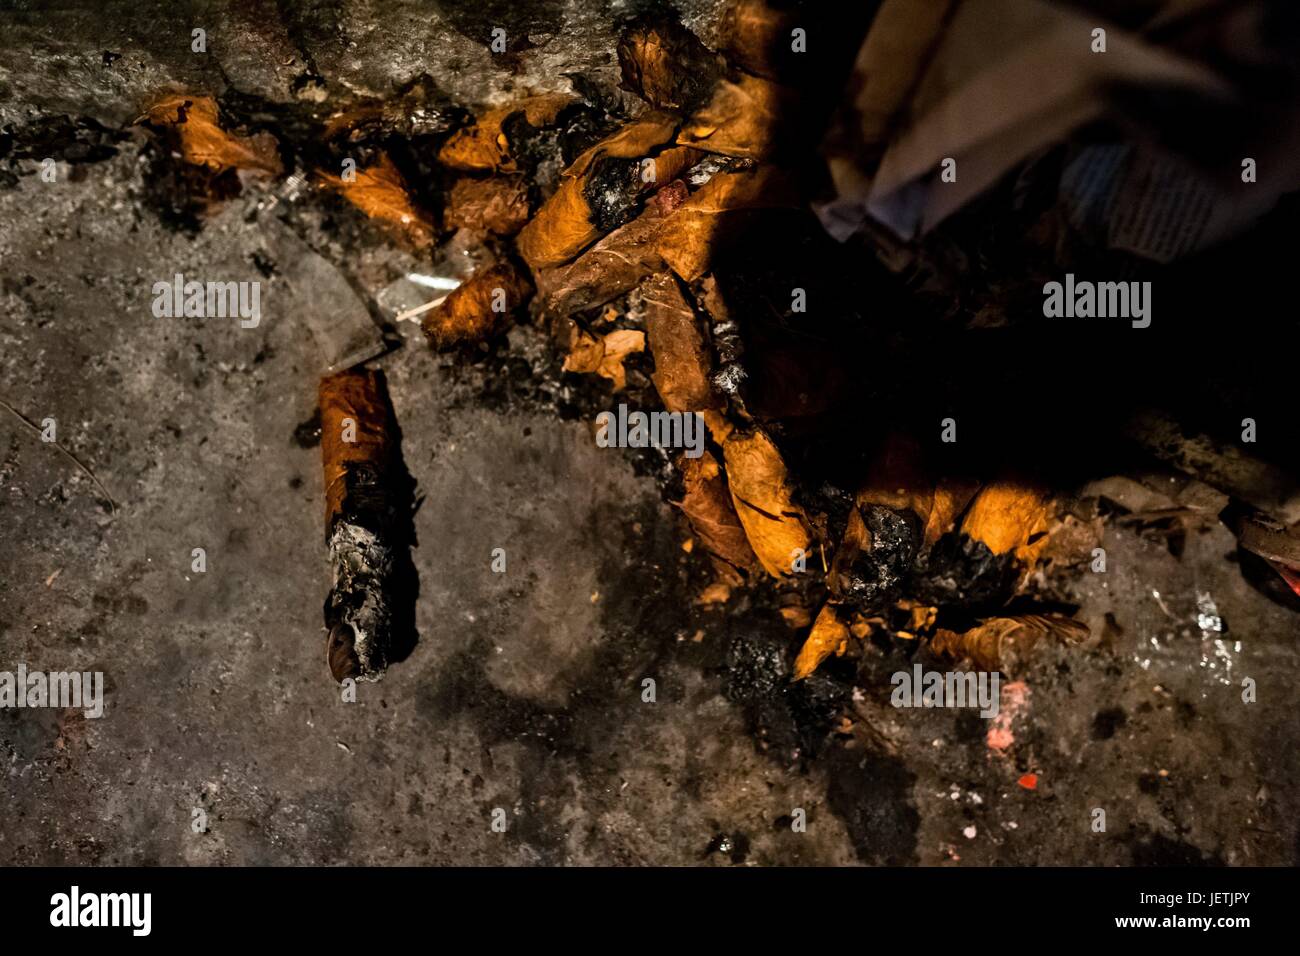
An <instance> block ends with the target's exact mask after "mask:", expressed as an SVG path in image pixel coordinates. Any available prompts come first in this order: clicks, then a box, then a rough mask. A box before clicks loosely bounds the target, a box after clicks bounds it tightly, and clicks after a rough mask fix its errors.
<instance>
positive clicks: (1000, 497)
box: [961, 481, 1049, 564]
mask: <svg viewBox="0 0 1300 956" xmlns="http://www.w3.org/2000/svg"><path fill="white" fill-rule="evenodd" d="M1048 511H1049V508H1048V501H1047V499H1046V498H1045V497H1044V496H1043V495H1042V494H1041V492H1040V491H1039V490H1038V489H1036V488H1033V487H1031V486H1029V485H1026V484H1021V483H1017V482H1014V481H1001V482H995V483H993V484H990V485H986V486H985V487H984V488H983V489H981V491H980V492H979V494H977V495H976V496H975V500H974V501H972V502H971V505H970V510H969V511H968V512H966V517H965V518H963V519H962V523H961V530H962V531H963V532H965V533H966V534H968V535H970V537H971V538H973V539H974V540H976V541H981V542H983V543H984V544H985V545H987V546H988V549H989V550H990V551H992V552H993V553H994V554H1006V553H1007V552H1008V551H1015V553H1016V554H1015V556H1016V560H1017V561H1018V562H1020V563H1026V564H1027V563H1030V562H1032V561H1033V560H1034V559H1035V558H1036V557H1037V555H1038V552H1039V551H1041V550H1042V549H1043V548H1044V547H1045V546H1046V544H1047V530H1048V518H1049V513H1048ZM1031 538H1032V539H1033V541H1032V543H1031V540H1030V539H1031Z"/></svg>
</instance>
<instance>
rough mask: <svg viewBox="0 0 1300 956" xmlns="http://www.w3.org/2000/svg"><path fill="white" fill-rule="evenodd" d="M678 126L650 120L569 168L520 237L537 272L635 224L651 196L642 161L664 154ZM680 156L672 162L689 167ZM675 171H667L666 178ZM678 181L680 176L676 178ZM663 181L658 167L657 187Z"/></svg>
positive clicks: (522, 250)
mask: <svg viewBox="0 0 1300 956" xmlns="http://www.w3.org/2000/svg"><path fill="white" fill-rule="evenodd" d="M676 128H677V125H676V120H674V119H673V118H672V117H669V116H665V115H663V114H650V115H648V116H645V117H642V118H641V119H638V120H635V121H634V122H631V123H629V124H627V125H626V126H624V127H623V128H622V129H621V130H619V131H618V132H617V133H614V134H613V135H612V136H609V137H606V138H605V139H603V140H601V141H600V142H599V143H597V144H596V145H595V146H593V147H592V148H591V149H589V150H587V151H586V152H585V153H583V154H582V155H581V156H579V157H578V158H577V159H575V160H574V161H573V163H572V165H570V166H569V168H568V169H567V170H565V171H564V174H563V175H562V176H561V177H560V185H559V188H558V189H556V191H555V194H554V195H553V196H551V198H550V199H548V200H547V201H546V202H545V203H543V204H542V208H541V209H539V210H538V211H537V215H536V216H534V217H533V220H532V221H531V222H530V223H529V224H528V225H527V226H525V227H524V229H523V231H522V232H520V233H519V238H518V240H517V244H516V245H517V248H518V250H519V254H520V255H521V256H522V257H523V258H524V261H525V262H527V263H528V264H529V266H531V267H532V268H533V270H534V271H538V270H541V269H547V268H551V267H554V266H558V265H563V264H564V263H566V262H568V261H569V260H570V259H572V258H574V257H575V256H576V255H577V254H578V253H580V252H581V251H582V250H583V249H585V248H586V247H587V246H589V245H591V244H592V243H593V242H595V241H596V240H597V239H599V238H600V237H601V236H602V235H604V234H605V233H607V232H610V231H612V230H613V229H616V228H618V227H619V226H621V225H623V224H624V223H626V222H628V221H630V220H631V219H632V218H633V217H634V216H635V215H636V213H637V211H638V209H639V208H640V203H641V201H642V199H643V198H644V195H645V193H646V192H647V186H648V185H649V184H648V183H647V181H646V177H645V175H644V172H643V168H642V163H641V161H642V160H643V159H645V158H648V157H651V156H653V155H655V154H658V153H660V152H662V151H663V150H662V148H663V147H664V146H665V145H666V144H667V143H669V142H670V141H671V140H672V137H673V134H674V133H675V132H676ZM687 158H688V154H677V155H675V156H673V157H672V159H671V162H672V163H673V164H674V165H676V164H680V163H681V162H684V161H685V160H686V159H687ZM670 171H671V170H670V169H668V168H666V169H665V174H667V173H668V172H670ZM674 175H675V174H674ZM671 178H672V176H667V175H665V178H664V179H662V180H661V179H660V178H659V173H658V164H657V163H656V173H655V177H654V181H655V182H658V181H664V182H667V181H668V179H671Z"/></svg>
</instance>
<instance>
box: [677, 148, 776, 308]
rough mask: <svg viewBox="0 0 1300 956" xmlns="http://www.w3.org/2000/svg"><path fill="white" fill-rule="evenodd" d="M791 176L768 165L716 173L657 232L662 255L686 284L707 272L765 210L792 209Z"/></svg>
mask: <svg viewBox="0 0 1300 956" xmlns="http://www.w3.org/2000/svg"><path fill="white" fill-rule="evenodd" d="M798 203H799V200H798V193H797V191H796V190H795V188H794V184H793V182H792V180H791V179H790V178H789V175H788V174H786V173H784V172H781V171H780V170H776V169H772V168H769V167H759V168H758V169H752V170H744V171H741V172H734V173H717V174H715V175H714V177H713V178H712V179H710V180H709V181H708V182H707V183H705V184H704V185H703V186H701V187H700V188H699V189H698V190H696V191H695V193H693V194H692V195H691V197H690V198H689V199H687V200H686V202H684V203H683V204H682V205H681V207H680V208H678V209H677V211H676V212H674V213H673V215H672V217H671V218H670V219H669V220H668V221H667V222H666V223H665V225H664V228H663V231H662V232H660V234H659V246H658V248H659V254H660V255H661V256H663V259H664V261H665V262H667V263H668V265H669V266H670V267H671V268H672V270H673V271H674V272H676V273H677V274H678V275H679V276H681V277H682V278H683V279H684V280H686V281H687V282H694V281H695V280H696V279H698V278H699V277H700V276H702V275H704V273H706V272H708V271H709V268H710V266H711V265H712V263H713V260H714V257H715V256H716V255H717V253H718V251H719V250H720V249H722V248H723V247H725V245H726V244H727V242H728V241H730V240H731V239H733V238H735V237H736V236H738V235H740V234H741V233H743V232H744V231H745V230H747V229H749V228H751V227H752V226H753V225H754V223H755V221H756V220H757V218H758V217H759V216H760V215H761V213H762V211H763V210H765V209H778V208H794V207H796V206H797V205H798Z"/></svg>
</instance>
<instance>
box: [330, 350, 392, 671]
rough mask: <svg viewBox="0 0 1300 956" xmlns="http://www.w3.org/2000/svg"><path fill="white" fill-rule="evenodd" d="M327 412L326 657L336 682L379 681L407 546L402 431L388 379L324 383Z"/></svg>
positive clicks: (360, 373)
mask: <svg viewBox="0 0 1300 956" xmlns="http://www.w3.org/2000/svg"><path fill="white" fill-rule="evenodd" d="M320 409H321V457H322V461H323V464H324V468H325V539H326V542H327V544H328V545H329V555H330V566H331V569H332V574H333V585H332V587H331V588H330V593H329V596H328V597H327V598H326V599H325V628H326V630H327V631H328V632H329V637H328V641H327V644H326V657H327V661H328V664H329V669H330V673H331V674H333V675H334V679H335V680H336V681H339V682H340V683H342V682H343V681H344V680H345V679H347V678H349V677H351V678H354V679H356V680H370V681H374V680H378V679H379V678H380V677H382V676H383V673H384V669H385V668H386V667H387V666H388V655H389V649H390V647H391V644H392V630H393V616H394V604H395V601H396V591H397V587H396V566H397V562H398V548H399V545H400V542H399V538H400V533H399V530H398V525H397V519H398V511H399V502H398V493H397V488H398V486H399V481H398V478H399V476H398V474H397V432H396V426H395V423H394V419H393V414H392V407H391V406H390V404H389V401H388V392H387V388H386V387H385V384H384V378H383V374H382V373H381V372H370V371H364V370H356V369H354V370H348V371H345V372H339V373H338V374H335V375H328V376H326V377H324V378H322V379H321V383H320Z"/></svg>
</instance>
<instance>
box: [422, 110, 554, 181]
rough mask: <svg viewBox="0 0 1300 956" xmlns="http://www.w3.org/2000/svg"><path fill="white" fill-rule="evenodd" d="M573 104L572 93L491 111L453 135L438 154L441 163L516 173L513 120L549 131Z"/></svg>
mask: <svg viewBox="0 0 1300 956" xmlns="http://www.w3.org/2000/svg"><path fill="white" fill-rule="evenodd" d="M573 102H574V98H573V97H572V96H569V95H568V94H564V93H548V94H544V95H542V96H533V97H529V98H528V99H525V100H520V101H519V102H517V103H511V104H510V105H509V106H503V107H500V108H498V109H494V110H489V111H488V112H487V113H484V114H483V116H482V117H481V118H480V119H479V120H478V122H476V123H474V125H472V126H467V127H466V128H465V129H462V130H457V131H456V132H455V133H453V134H452V136H451V137H450V138H449V139H448V140H447V142H446V143H444V144H443V146H442V149H440V150H439V151H438V161H439V162H440V163H442V164H443V165H444V166H450V167H451V168H452V169H460V170H465V171H467V172H498V171H500V172H515V171H517V170H518V163H517V161H516V159H517V158H516V157H515V156H514V154H513V153H512V151H511V142H510V137H509V135H508V134H507V133H506V131H505V130H506V129H507V128H508V127H509V126H510V122H509V121H510V120H511V118H512V117H522V118H523V120H524V121H526V122H527V123H528V125H529V126H531V127H533V128H534V129H545V128H546V127H549V126H554V125H555V123H556V121H557V120H558V119H559V115H560V112H561V111H562V110H563V109H564V108H565V107H566V106H568V105H569V104H570V103H573Z"/></svg>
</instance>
